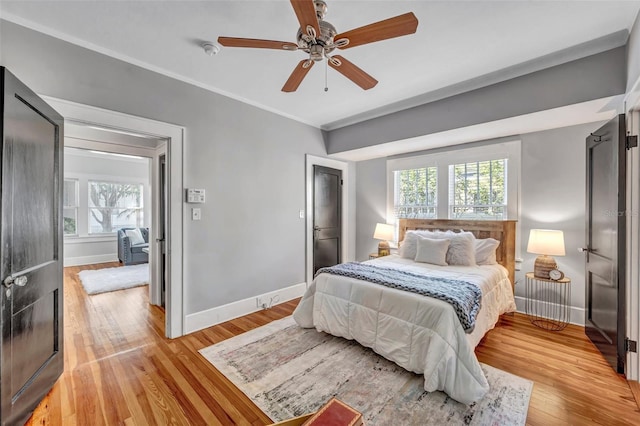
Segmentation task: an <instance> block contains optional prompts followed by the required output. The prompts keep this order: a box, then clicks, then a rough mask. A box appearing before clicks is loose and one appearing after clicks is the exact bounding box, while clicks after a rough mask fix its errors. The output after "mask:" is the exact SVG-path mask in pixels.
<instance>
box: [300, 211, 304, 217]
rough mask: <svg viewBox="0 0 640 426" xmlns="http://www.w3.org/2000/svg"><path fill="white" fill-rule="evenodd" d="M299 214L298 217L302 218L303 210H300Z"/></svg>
mask: <svg viewBox="0 0 640 426" xmlns="http://www.w3.org/2000/svg"><path fill="white" fill-rule="evenodd" d="M299 215H300V219H304V210H300V213H299Z"/></svg>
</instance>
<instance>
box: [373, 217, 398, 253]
mask: <svg viewBox="0 0 640 426" xmlns="http://www.w3.org/2000/svg"><path fill="white" fill-rule="evenodd" d="M394 233H395V228H394V226H393V225H388V224H386V223H378V224H376V230H375V232H374V233H373V238H375V239H376V240H382V241H380V244H378V256H389V255H390V254H391V249H390V248H389V241H390V240H393V236H394Z"/></svg>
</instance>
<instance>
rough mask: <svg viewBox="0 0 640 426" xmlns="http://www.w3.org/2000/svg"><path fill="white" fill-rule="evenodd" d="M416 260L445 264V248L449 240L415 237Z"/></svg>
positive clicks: (447, 247) (446, 248)
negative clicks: (416, 242)
mask: <svg viewBox="0 0 640 426" xmlns="http://www.w3.org/2000/svg"><path fill="white" fill-rule="evenodd" d="M417 240H418V244H417V247H418V248H417V253H416V257H415V261H416V262H424V263H432V264H434V265H440V266H447V265H448V263H447V250H448V249H449V244H450V243H451V240H449V239H442V240H441V239H437V240H436V239H433V238H425V237H422V236H418V237H417Z"/></svg>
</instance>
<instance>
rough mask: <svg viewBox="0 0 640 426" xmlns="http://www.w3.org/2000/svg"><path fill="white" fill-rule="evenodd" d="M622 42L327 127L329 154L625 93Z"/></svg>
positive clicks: (624, 51) (625, 80) (624, 66)
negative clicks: (494, 81) (376, 115)
mask: <svg viewBox="0 0 640 426" xmlns="http://www.w3.org/2000/svg"><path fill="white" fill-rule="evenodd" d="M626 75H627V67H626V50H625V47H624V46H621V47H618V48H615V49H612V50H608V51H606V52H602V53H598V54H595V55H591V56H588V57H586V58H582V59H578V60H575V61H571V62H567V63H565V64H562V65H557V66H554V67H551V68H547V69H544V70H541V71H537V72H533V73H530V74H527V75H524V76H521V77H517V78H513V79H511V80H507V81H503V82H501V83H497V84H493V85H490V86H487V87H483V88H480V89H477V90H472V91H469V92H466V93H462V94H460V95H456V96H452V97H449V98H446V99H442V100H438V101H435V102H431V103H427V104H424V105H420V106H416V107H413V108H409V109H406V110H404V111H400V112H396V113H393V114H388V115H385V116H382V117H379V118H375V119H372V120H368V121H364V122H361V123H357V124H353V125H350V126H346V127H342V128H339V129H336V130H331V131H329V132H328V133H327V135H326V138H327V151H328V152H329V153H330V154H334V153H339V152H344V151H348V150H351V149H357V148H363V147H366V146H373V145H377V144H382V143H387V142H392V141H397V140H402V139H407V138H412V137H416V136H423V135H429V134H433V133H438V132H442V131H446V130H451V129H457V128H460V127H466V126H471V125H475V124H480V123H486V122H490V121H495V120H500V119H504V118H509V117H515V116H519V115H523V114H528V113H533V112H538V111H544V110H548V109H551V108H556V107H561V106H566V105H572V104H577V103H580V102H585V101H590V100H594V99H599V98H604V97H608V96H614V95H620V94H624V93H625V86H626V82H627V79H626Z"/></svg>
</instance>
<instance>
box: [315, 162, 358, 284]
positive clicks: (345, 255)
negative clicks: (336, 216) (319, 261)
mask: <svg viewBox="0 0 640 426" xmlns="http://www.w3.org/2000/svg"><path fill="white" fill-rule="evenodd" d="M305 163H306V175H307V178H306V192H305V198H306V212H307V213H306V240H307V250H306V257H307V262H306V279H307V287H308V286H309V284H311V281H313V166H324V167H331V168H332V169H337V170H341V171H342V181H343V184H342V235H341V236H340V237H341V239H342V247H341V251H340V253H341V259H340V262H346V261H349V260H351V259H350V257H351V256H350V253H349V249H350V246H349V220H348V218H349V217H350V216H349V211H350V209H351V206H350V204H349V187H350V183H351V180H350V179H351V176H349V163H347V162H344V161H339V160H334V159H332V158H325V157H316V156H315V155H311V154H307V155H306V156H305Z"/></svg>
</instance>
